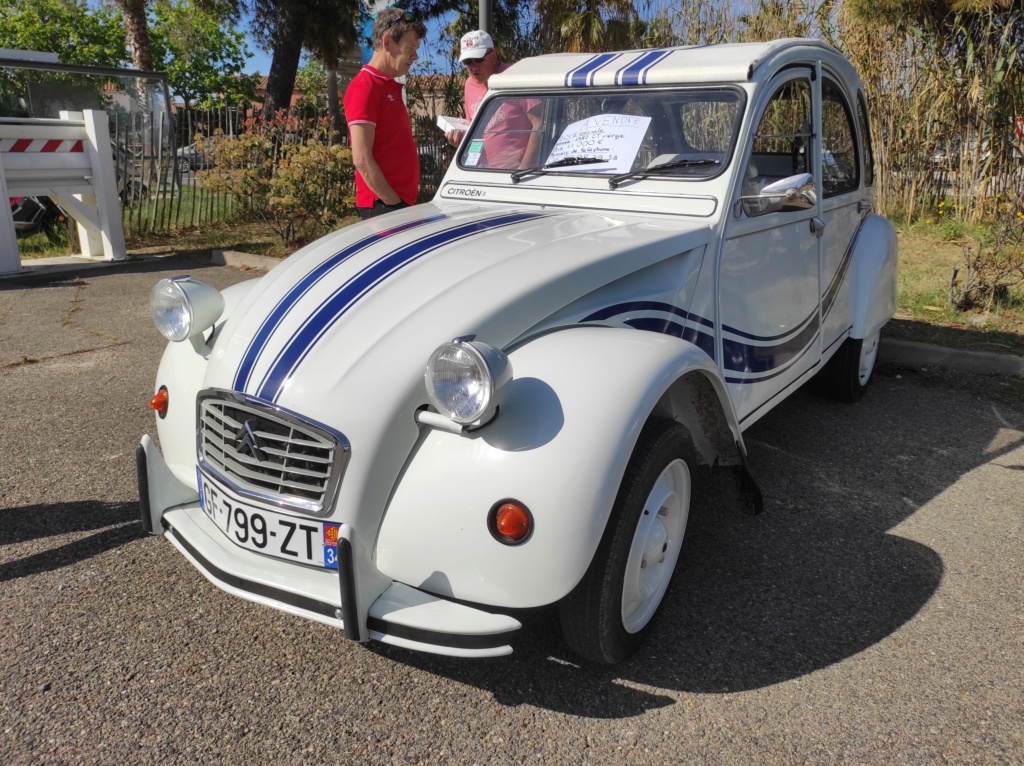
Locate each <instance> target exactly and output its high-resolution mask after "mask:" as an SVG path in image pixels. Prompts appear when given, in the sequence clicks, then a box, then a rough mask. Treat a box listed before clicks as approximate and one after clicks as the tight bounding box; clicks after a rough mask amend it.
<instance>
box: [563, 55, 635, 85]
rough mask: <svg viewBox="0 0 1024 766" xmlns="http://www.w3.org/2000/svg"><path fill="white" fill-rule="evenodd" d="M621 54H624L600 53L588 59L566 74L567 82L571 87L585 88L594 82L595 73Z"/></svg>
mask: <svg viewBox="0 0 1024 766" xmlns="http://www.w3.org/2000/svg"><path fill="white" fill-rule="evenodd" d="M620 55H622V54H619V53H599V54H598V55H596V56H594V57H592V58H590V59H587V60H586V61H584V62H583V63H582V64H580V65H579V66H578V67H576V69H573V70H572V71H571V72H569V74H567V75H566V76H565V84H566V85H567V86H568V87H570V88H584V87H586V86H587V85H590V84H592V83H593V74H594V73H595V72H596V71H597V70H598V69H600V68H601V67H603V66H604V65H605V64H607V63H608V62H609V61H611V60H613V59H616V58H618V57H619V56H620ZM588 80H589V82H588Z"/></svg>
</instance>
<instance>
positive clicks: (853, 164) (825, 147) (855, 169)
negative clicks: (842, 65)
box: [821, 78, 860, 197]
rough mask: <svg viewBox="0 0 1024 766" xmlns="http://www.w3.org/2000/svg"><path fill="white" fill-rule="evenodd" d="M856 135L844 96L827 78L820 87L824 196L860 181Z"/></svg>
mask: <svg viewBox="0 0 1024 766" xmlns="http://www.w3.org/2000/svg"><path fill="white" fill-rule="evenodd" d="M856 135H857V133H856V131H855V130H854V127H853V117H852V115H851V113H850V107H849V106H848V105H847V103H846V98H845V97H844V96H843V93H842V91H841V90H840V89H839V87H838V86H837V85H836V84H835V83H834V82H833V81H832V80H829V79H828V78H826V79H825V81H824V82H823V83H822V87H821V186H822V191H823V193H824V196H825V197H834V196H836V195H837V194H846V193H847V192H851V191H854V190H855V189H856V188H857V186H858V185H859V184H860V164H859V162H858V156H857V139H856Z"/></svg>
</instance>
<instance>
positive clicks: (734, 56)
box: [488, 38, 841, 90]
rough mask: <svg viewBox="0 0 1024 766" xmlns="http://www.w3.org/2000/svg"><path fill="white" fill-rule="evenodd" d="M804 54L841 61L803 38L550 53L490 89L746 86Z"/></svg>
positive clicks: (501, 78) (503, 77) (505, 74)
mask: <svg viewBox="0 0 1024 766" xmlns="http://www.w3.org/2000/svg"><path fill="white" fill-rule="evenodd" d="M808 49H811V50H808ZM815 49H816V50H815ZM801 50H802V52H803V54H804V55H805V56H807V55H808V54H810V55H812V56H813V55H815V54H816V55H817V56H819V57H826V56H827V57H830V58H831V57H832V56H841V54H839V53H838V51H836V50H835V49H834V48H832V47H831V46H829V45H826V44H825V43H822V42H820V41H818V40H809V39H802V38H786V39H781V40H772V41H771V42H765V43H725V44H721V45H692V46H685V47H680V48H659V49H651V50H637V51H620V52H617V53H552V54H549V55H546V56H535V57H533V58H528V59H523V60H522V61H520V62H518V63H516V64H513V65H512V66H511V67H509V68H508V69H507V70H505V71H504V72H502V73H501V74H496V75H494V76H492V77H491V79H490V81H489V82H488V87H489V88H490V89H491V90H524V89H526V90H534V89H549V88H566V87H575V88H588V87H602V86H621V85H626V86H628V85H690V84H696V83H715V82H721V83H725V82H743V81H746V80H750V79H753V78H754V77H755V74H756V72H757V68H758V67H759V66H760V65H761V64H763V63H764V62H766V61H767V60H769V59H770V58H772V57H775V56H778V55H780V54H783V53H785V52H787V51H792V52H793V53H794V54H797V53H798V52H799V51H801ZM787 58H788V57H787Z"/></svg>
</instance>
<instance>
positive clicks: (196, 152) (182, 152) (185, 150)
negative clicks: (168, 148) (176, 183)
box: [175, 144, 214, 173]
mask: <svg viewBox="0 0 1024 766" xmlns="http://www.w3.org/2000/svg"><path fill="white" fill-rule="evenodd" d="M175 156H176V159H175V162H176V164H177V168H178V171H179V172H181V173H189V172H191V171H193V170H206V169H207V168H212V167H213V166H214V161H213V157H212V156H209V155H206V154H205V153H203V151H202V150H200V149H199V148H198V147H197V146H196V144H189V145H188V146H183V147H181V148H180V149H178V150H177V151H176V152H175Z"/></svg>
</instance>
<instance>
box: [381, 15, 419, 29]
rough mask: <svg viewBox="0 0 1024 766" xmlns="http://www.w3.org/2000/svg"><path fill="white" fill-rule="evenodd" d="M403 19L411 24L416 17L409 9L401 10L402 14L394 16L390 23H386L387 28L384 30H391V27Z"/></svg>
mask: <svg viewBox="0 0 1024 766" xmlns="http://www.w3.org/2000/svg"><path fill="white" fill-rule="evenodd" d="M403 21H404V22H405V23H406V24H412V22H414V21H416V17H415V16H413V14H412V12H411V11H402V15H401V16H398V17H396V18H395V19H394V20H393V21H392V22H391V23H390V24H388V25H387V28H386V29H385V30H384V31H385V32H387V31H389V30H391V29H392V28H393V27H396V26H398V25H399V24H401V23H402V22H403Z"/></svg>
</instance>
